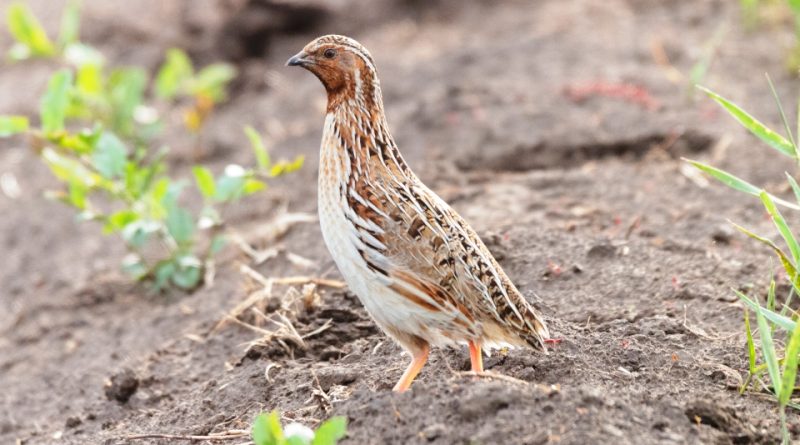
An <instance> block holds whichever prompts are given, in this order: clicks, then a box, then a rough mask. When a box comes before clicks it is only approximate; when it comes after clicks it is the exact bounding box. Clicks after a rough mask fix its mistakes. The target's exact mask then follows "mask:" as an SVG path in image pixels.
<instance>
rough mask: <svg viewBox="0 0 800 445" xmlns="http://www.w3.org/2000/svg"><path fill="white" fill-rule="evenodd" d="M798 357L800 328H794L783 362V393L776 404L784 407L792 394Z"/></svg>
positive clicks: (799, 352)
mask: <svg viewBox="0 0 800 445" xmlns="http://www.w3.org/2000/svg"><path fill="white" fill-rule="evenodd" d="M799 355H800V326H796V327H795V328H794V330H793V331H792V336H791V337H790V338H789V344H788V345H787V346H786V358H785V360H784V362H783V381H782V382H781V387H782V388H783V392H781V393H780V394H779V395H778V402H779V403H780V404H781V406H786V405H787V404H788V403H789V399H790V398H791V397H792V392H794V383H795V379H796V378H797V366H798V356H799Z"/></svg>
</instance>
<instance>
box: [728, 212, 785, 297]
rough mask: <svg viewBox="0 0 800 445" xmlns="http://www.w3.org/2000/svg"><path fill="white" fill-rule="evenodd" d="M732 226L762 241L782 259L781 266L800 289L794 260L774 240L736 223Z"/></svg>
mask: <svg viewBox="0 0 800 445" xmlns="http://www.w3.org/2000/svg"><path fill="white" fill-rule="evenodd" d="M731 224H733V226H734V227H735V228H736V229H737V230H739V231H740V232H742V233H744V234H745V235H747V236H749V237H750V238H753V239H754V240H756V241H760V242H762V243H764V244H766V245H767V246H769V247H770V248H771V249H772V250H773V251H774V252H775V254H776V255H778V259H780V261H781V265H783V269H784V270H785V271H786V275H787V276H788V277H789V279H790V281H791V282H792V285H793V286H794V289H796V290H797V289H800V277H798V276H797V268H795V266H794V264H793V263H792V260H791V259H789V257H788V256H787V255H786V254H785V253H784V252H783V250H781V248H780V247H778V245H777V244H775V243H774V242H772V240H770V239H767V238H764V237H763V236H759V235H756V234H755V233H753V232H751V231H749V230H747V229H745V228H744V227H742V226H740V225H738V224H736V223H733V222H732V223H731Z"/></svg>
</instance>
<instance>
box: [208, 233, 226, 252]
mask: <svg viewBox="0 0 800 445" xmlns="http://www.w3.org/2000/svg"><path fill="white" fill-rule="evenodd" d="M226 242H227V239H226V238H225V235H217V236H215V237H214V238H213V239H212V240H211V245H210V246H209V247H208V256H213V255H216V254H218V253H219V252H220V251H221V250H222V248H223V247H225V243H226Z"/></svg>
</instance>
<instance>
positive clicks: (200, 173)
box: [192, 165, 217, 198]
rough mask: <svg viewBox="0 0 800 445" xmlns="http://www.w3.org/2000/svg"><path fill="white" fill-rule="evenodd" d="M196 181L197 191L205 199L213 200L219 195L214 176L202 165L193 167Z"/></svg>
mask: <svg viewBox="0 0 800 445" xmlns="http://www.w3.org/2000/svg"><path fill="white" fill-rule="evenodd" d="M192 173H194V179H195V182H196V183H197V189H198V190H200V193H202V194H203V197H204V198H213V197H214V195H216V193H217V187H216V185H215V184H214V175H213V174H212V173H211V170H209V169H207V168H206V167H203V166H201V165H195V166H194V167H192Z"/></svg>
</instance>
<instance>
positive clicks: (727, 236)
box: [711, 224, 735, 244]
mask: <svg viewBox="0 0 800 445" xmlns="http://www.w3.org/2000/svg"><path fill="white" fill-rule="evenodd" d="M734 234H735V232H734V231H733V227H731V226H730V225H728V224H720V225H718V226H717V227H715V228H714V231H713V232H711V239H712V240H714V242H715V243H719V244H730V243H731V238H733V235H734Z"/></svg>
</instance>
